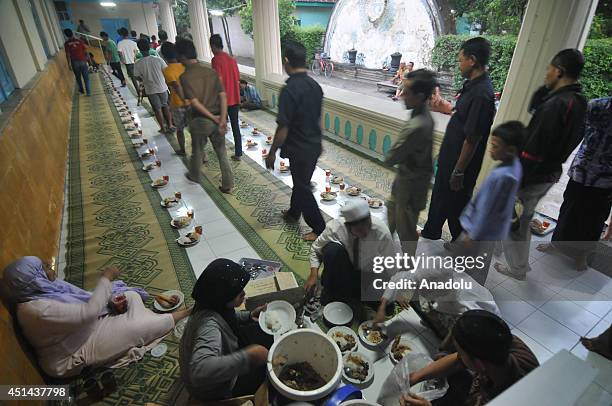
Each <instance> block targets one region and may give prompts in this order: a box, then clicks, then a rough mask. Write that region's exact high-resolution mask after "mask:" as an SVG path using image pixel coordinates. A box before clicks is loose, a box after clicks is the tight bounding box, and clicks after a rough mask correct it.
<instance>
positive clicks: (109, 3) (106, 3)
mask: <svg viewBox="0 0 612 406" xmlns="http://www.w3.org/2000/svg"><path fill="white" fill-rule="evenodd" d="M100 5H101V6H102V7H117V3H115V2H112V1H101V2H100Z"/></svg>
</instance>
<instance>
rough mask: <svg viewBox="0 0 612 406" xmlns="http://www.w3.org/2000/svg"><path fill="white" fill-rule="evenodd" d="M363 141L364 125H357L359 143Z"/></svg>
mask: <svg viewBox="0 0 612 406" xmlns="http://www.w3.org/2000/svg"><path fill="white" fill-rule="evenodd" d="M362 142H363V127H362V126H361V124H360V125H358V126H357V144H359V145H361V143H362Z"/></svg>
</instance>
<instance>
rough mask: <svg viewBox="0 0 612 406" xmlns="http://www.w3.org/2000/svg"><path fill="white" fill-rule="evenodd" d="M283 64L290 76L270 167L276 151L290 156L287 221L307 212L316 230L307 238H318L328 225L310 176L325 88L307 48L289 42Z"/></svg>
mask: <svg viewBox="0 0 612 406" xmlns="http://www.w3.org/2000/svg"><path fill="white" fill-rule="evenodd" d="M283 65H284V68H285V71H286V72H287V74H289V79H287V82H286V83H287V84H286V85H285V87H284V88H283V89H282V90H281V93H280V98H279V103H278V115H277V116H276V123H277V124H278V127H277V128H276V133H275V134H274V142H273V143H272V147H271V148H270V153H269V154H268V157H267V158H266V167H267V168H268V169H274V161H275V160H276V151H277V150H278V149H279V148H280V149H281V157H283V158H289V161H290V165H291V178H292V179H293V192H292V193H291V205H290V206H289V209H288V210H284V211H283V217H284V218H285V221H289V222H296V221H298V220H299V218H300V216H301V215H303V216H304V220H305V221H306V224H308V226H309V227H310V228H312V232H310V233H308V234H306V235H304V240H306V241H314V240H316V239H317V236H319V235H320V234H321V233H322V232H323V230H324V229H325V221H324V220H323V216H322V215H321V212H320V211H319V207H318V206H317V201H316V200H315V198H314V197H313V195H312V191H311V190H310V178H311V177H312V174H313V172H314V170H315V168H316V165H317V160H318V159H319V155H321V137H322V133H321V125H320V123H321V108H322V103H323V90H322V89H321V86H319V84H318V83H317V82H315V81H314V80H313V79H312V78H310V77H309V76H308V74H307V69H306V48H304V46H303V45H302V44H299V43H295V42H288V43H287V44H285V49H284V52H283Z"/></svg>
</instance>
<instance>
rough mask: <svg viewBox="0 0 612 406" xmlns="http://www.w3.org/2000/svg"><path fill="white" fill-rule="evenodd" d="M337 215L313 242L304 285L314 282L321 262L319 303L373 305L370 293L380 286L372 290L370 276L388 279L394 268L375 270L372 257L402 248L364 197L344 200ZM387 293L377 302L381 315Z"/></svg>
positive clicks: (374, 293)
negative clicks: (374, 213)
mask: <svg viewBox="0 0 612 406" xmlns="http://www.w3.org/2000/svg"><path fill="white" fill-rule="evenodd" d="M340 215H341V218H340V219H334V220H331V221H330V222H329V223H327V225H326V227H325V230H324V231H323V233H322V234H321V235H319V236H318V237H317V239H316V240H315V241H314V242H313V243H312V246H311V248H310V277H309V278H308V280H307V281H306V283H305V284H304V288H305V289H306V290H307V291H308V290H310V289H312V288H314V287H315V286H316V284H317V279H318V276H319V267H320V266H321V264H323V265H324V268H325V271H324V272H323V275H322V276H321V285H322V286H323V293H322V295H321V303H322V304H326V303H328V302H332V301H336V300H339V301H345V302H346V301H348V302H350V303H351V304H354V303H355V302H360V301H365V302H366V303H367V304H368V305H372V303H371V301H372V300H373V299H374V296H373V295H376V294H378V296H380V295H381V294H382V293H383V291H382V290H381V291H378V292H376V291H374V292H373V290H372V288H373V286H372V282H373V280H374V279H383V280H388V279H389V278H390V276H391V274H393V273H395V268H393V269H387V270H385V272H383V273H375V272H374V258H375V257H393V258H395V257H396V256H397V254H400V255H401V249H400V247H399V244H398V243H396V242H395V241H394V240H393V237H392V236H391V233H390V232H389V228H388V227H387V225H386V224H385V222H383V221H382V220H379V219H378V218H373V217H371V216H370V208H369V206H368V203H367V202H366V201H365V200H363V199H355V200H354V201H352V202H349V203H347V204H346V206H344V207H343V208H342V209H341V210H340ZM387 297H388V295H387V294H385V295H384V297H383V298H382V300H381V302H380V305H379V306H378V313H379V314H380V315H382V316H384V312H385V307H386V304H387ZM376 299H377V300H378V298H376ZM362 318H363V317H362Z"/></svg>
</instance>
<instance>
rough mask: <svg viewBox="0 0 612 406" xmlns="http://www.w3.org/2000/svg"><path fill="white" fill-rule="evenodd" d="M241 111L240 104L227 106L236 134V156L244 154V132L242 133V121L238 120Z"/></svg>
mask: <svg viewBox="0 0 612 406" xmlns="http://www.w3.org/2000/svg"><path fill="white" fill-rule="evenodd" d="M239 111H240V105H239V104H234V105H233V106H227V115H228V116H229V118H230V124H231V125H232V133H233V134H234V155H236V156H242V134H241V133H240V122H239V121H238V112H239Z"/></svg>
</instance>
